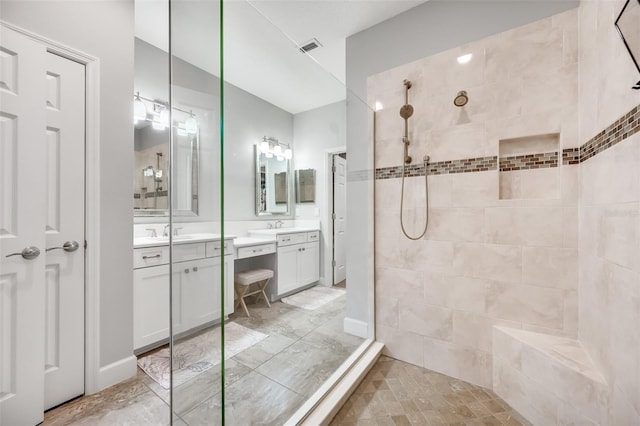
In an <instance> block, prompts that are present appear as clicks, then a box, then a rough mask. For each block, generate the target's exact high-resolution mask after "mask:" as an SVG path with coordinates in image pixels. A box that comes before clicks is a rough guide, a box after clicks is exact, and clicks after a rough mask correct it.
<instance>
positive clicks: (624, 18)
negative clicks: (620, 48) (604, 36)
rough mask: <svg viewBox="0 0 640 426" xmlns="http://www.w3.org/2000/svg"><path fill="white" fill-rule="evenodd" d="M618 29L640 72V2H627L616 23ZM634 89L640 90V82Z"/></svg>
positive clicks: (637, 0)
mask: <svg viewBox="0 0 640 426" xmlns="http://www.w3.org/2000/svg"><path fill="white" fill-rule="evenodd" d="M615 26H616V29H617V30H618V33H619V34H620V37H622V42H623V43H624V45H625V46H626V48H627V51H628V52H629V55H630V56H631V60H632V61H633V63H634V65H635V66H636V69H637V70H638V72H640V65H639V64H638V61H640V0H627V2H626V3H625V4H624V6H623V7H622V10H621V11H620V15H618V18H617V19H616V22H615ZM633 88H634V89H640V81H638V82H637V83H636V84H635V86H633Z"/></svg>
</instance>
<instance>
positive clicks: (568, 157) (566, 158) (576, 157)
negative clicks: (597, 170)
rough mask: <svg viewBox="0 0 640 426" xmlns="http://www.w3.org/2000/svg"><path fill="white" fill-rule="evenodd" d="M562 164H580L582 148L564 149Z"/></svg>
mask: <svg viewBox="0 0 640 426" xmlns="http://www.w3.org/2000/svg"><path fill="white" fill-rule="evenodd" d="M562 164H563V165H565V166H570V165H573V164H580V148H565V149H563V150H562Z"/></svg>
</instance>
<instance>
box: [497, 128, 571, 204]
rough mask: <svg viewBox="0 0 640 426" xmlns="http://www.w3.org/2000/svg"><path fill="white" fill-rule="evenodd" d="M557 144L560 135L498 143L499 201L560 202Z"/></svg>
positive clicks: (514, 139)
mask: <svg viewBox="0 0 640 426" xmlns="http://www.w3.org/2000/svg"><path fill="white" fill-rule="evenodd" d="M559 141H560V134H559V133H546V134H540V135H531V136H524V137H519V138H511V139H502V140H500V141H499V150H498V170H499V182H500V188H499V191H500V194H499V197H500V199H501V200H511V199H544V198H547V199H554V198H559V197H560V179H559V167H558V166H559V159H560V156H559V145H560V144H559Z"/></svg>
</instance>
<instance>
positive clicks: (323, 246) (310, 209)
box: [293, 102, 347, 285]
mask: <svg viewBox="0 0 640 426" xmlns="http://www.w3.org/2000/svg"><path fill="white" fill-rule="evenodd" d="M346 108H347V104H346V102H336V103H333V104H329V105H326V106H323V107H320V108H316V109H313V110H310V111H305V112H302V113H299V114H296V115H295V116H294V117H293V136H294V138H295V143H294V146H293V168H294V169H315V171H316V201H315V202H314V203H301V204H296V219H313V220H318V219H319V220H320V228H321V230H322V233H321V241H320V278H321V279H322V282H323V283H324V284H326V285H331V284H333V283H332V282H331V281H332V278H333V271H332V268H331V265H330V263H331V256H332V254H331V250H330V249H331V247H330V246H329V243H330V242H331V238H332V235H331V234H330V232H329V231H330V226H329V225H330V220H331V218H330V212H329V210H328V209H329V199H328V196H330V194H331V192H330V191H331V188H330V187H327V178H328V176H327V169H326V168H327V162H326V159H327V150H329V149H331V148H337V147H346V145H347V126H346V124H347V123H346V120H347V115H346ZM316 210H317V213H318V215H316Z"/></svg>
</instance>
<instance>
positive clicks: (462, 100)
mask: <svg viewBox="0 0 640 426" xmlns="http://www.w3.org/2000/svg"><path fill="white" fill-rule="evenodd" d="M467 102H469V97H468V96H467V92H466V91H464V90H461V91H459V92H458V94H457V95H456V97H455V98H453V104H454V105H455V106H457V107H463V106H465V105H466V104H467Z"/></svg>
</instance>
